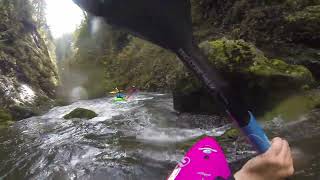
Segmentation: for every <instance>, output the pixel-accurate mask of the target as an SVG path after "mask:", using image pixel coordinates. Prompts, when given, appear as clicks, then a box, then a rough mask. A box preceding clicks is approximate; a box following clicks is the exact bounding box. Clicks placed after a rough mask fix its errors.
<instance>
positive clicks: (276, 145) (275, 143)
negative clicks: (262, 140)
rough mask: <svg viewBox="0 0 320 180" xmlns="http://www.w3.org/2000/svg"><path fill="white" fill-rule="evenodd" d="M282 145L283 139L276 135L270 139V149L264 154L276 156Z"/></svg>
mask: <svg viewBox="0 0 320 180" xmlns="http://www.w3.org/2000/svg"><path fill="white" fill-rule="evenodd" d="M283 146H284V140H282V139H281V138H279V137H276V138H274V139H272V141H271V147H270V149H269V150H268V151H267V152H266V154H270V155H274V156H277V155H278V154H280V152H281V150H282V148H283Z"/></svg>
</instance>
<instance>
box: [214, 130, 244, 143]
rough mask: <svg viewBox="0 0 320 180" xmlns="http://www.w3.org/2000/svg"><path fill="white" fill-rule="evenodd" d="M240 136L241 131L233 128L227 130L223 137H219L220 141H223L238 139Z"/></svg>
mask: <svg viewBox="0 0 320 180" xmlns="http://www.w3.org/2000/svg"><path fill="white" fill-rule="evenodd" d="M239 135H240V131H239V130H238V129H234V128H231V129H229V130H227V131H226V132H225V133H224V134H223V135H222V136H220V137H218V140H219V141H223V140H225V139H236V138H238V137H239Z"/></svg>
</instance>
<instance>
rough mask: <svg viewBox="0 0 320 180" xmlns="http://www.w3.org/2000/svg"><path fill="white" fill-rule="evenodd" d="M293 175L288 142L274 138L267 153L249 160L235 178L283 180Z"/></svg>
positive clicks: (239, 179)
mask: <svg viewBox="0 0 320 180" xmlns="http://www.w3.org/2000/svg"><path fill="white" fill-rule="evenodd" d="M293 173H294V168H293V161H292V156H291V150H290V147H289V144H288V142H287V141H286V140H283V139H281V138H274V139H273V140H272V142H271V147H270V149H269V150H268V151H267V152H265V153H264V154H261V155H259V156H257V157H255V158H253V159H251V160H249V161H248V162H247V163H246V164H245V165H244V166H243V167H242V169H241V170H240V171H238V172H237V173H236V174H235V175H234V177H235V179H236V180H283V179H285V178H287V177H289V176H291V175H293Z"/></svg>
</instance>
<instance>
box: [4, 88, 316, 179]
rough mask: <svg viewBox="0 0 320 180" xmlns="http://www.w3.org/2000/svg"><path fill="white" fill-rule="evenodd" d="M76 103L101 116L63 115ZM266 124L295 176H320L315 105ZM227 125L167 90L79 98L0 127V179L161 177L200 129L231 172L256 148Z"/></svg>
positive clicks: (308, 177)
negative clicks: (194, 111)
mask: <svg viewBox="0 0 320 180" xmlns="http://www.w3.org/2000/svg"><path fill="white" fill-rule="evenodd" d="M78 107H81V108H87V109H90V110H93V111H95V112H96V113H97V114H99V116H98V117H96V118H93V119H91V120H84V119H71V120H65V119H63V116H64V115H66V114H67V113H69V112H71V111H72V110H73V109H75V108H78ZM263 124H264V127H265V129H266V130H267V133H268V135H269V136H270V137H274V136H282V137H285V138H287V139H288V140H289V141H290V144H291V146H292V147H293V148H294V149H295V154H297V155H296V156H297V157H298V158H297V160H296V161H297V162H298V163H297V164H298V166H299V167H298V168H297V173H296V175H295V177H294V178H292V179H297V180H300V179H304V180H320V162H319V161H320V139H319V138H320V111H317V110H314V111H313V112H310V113H309V114H306V115H304V116H302V117H301V118H300V120H299V121H295V122H283V121H282V120H281V118H274V120H272V121H270V122H267V123H263ZM230 127H231V125H230V124H229V123H228V122H227V121H226V120H225V119H224V118H221V117H216V116H206V115H190V114H183V115H179V114H178V113H177V112H175V111H174V110H173V104H172V97H171V96H170V95H166V94H156V93H139V94H137V95H136V96H135V97H133V98H132V99H130V101H128V102H114V101H113V98H112V97H106V98H101V99H95V100H82V101H77V102H75V103H73V104H71V105H68V106H63V107H55V108H53V109H51V110H50V111H49V112H48V113H46V114H44V115H42V116H37V117H32V118H28V119H25V120H22V121H19V122H16V123H15V124H12V125H11V126H10V127H7V128H2V129H0V179H14V180H20V179H23V180H24V179H36V180H44V179H50V180H51V179H52V180H69V179H70V180H77V179H79V180H82V179H92V180H100V179H104V180H123V179H124V180H127V179H128V180H158V179H159V180H163V179H166V177H167V176H168V175H169V174H170V172H171V171H172V170H173V168H174V166H175V165H176V163H177V162H178V161H179V160H180V159H181V158H182V156H183V154H184V153H185V152H186V151H187V150H188V148H189V147H190V146H191V145H192V143H194V142H195V141H196V140H197V139H199V138H200V137H202V136H204V135H210V136H216V137H218V139H220V141H221V145H222V146H223V149H224V150H225V153H226V156H227V157H228V161H229V162H230V164H231V166H232V169H233V170H234V171H235V170H236V169H239V168H240V167H241V166H242V164H243V163H244V162H245V160H246V159H248V158H250V157H252V156H254V155H255V152H254V151H253V150H252V149H251V147H250V145H247V144H246V143H245V141H244V138H236V139H234V138H219V137H220V136H221V135H222V134H224V132H225V131H227V130H228V129H229V128H230Z"/></svg>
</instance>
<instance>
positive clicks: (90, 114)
mask: <svg viewBox="0 0 320 180" xmlns="http://www.w3.org/2000/svg"><path fill="white" fill-rule="evenodd" d="M97 116H98V114H96V113H95V112H94V111H91V110H89V109H84V108H77V109H75V110H73V111H71V112H70V113H69V114H67V115H65V116H64V117H63V118H64V119H73V118H80V119H92V118H95V117H97Z"/></svg>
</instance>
